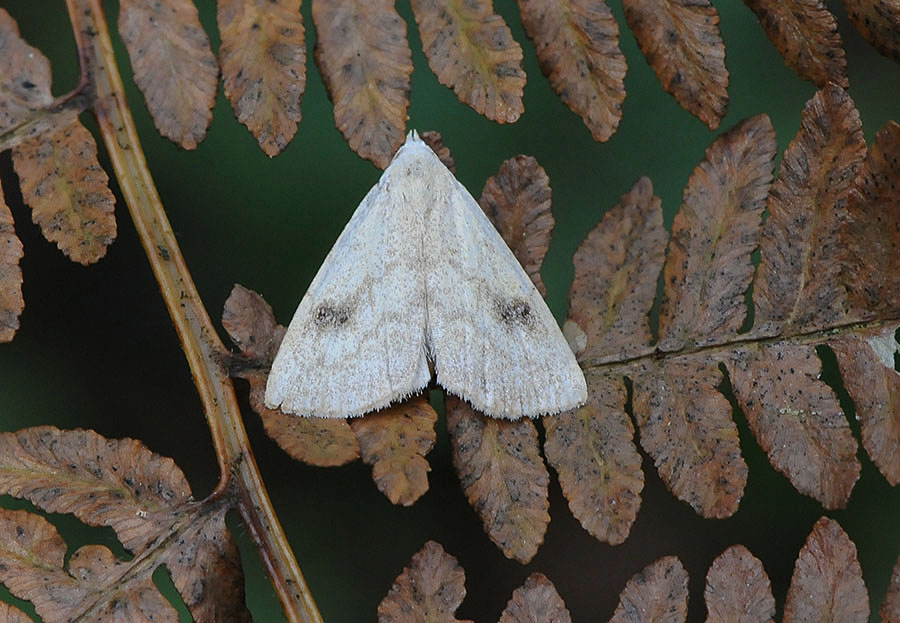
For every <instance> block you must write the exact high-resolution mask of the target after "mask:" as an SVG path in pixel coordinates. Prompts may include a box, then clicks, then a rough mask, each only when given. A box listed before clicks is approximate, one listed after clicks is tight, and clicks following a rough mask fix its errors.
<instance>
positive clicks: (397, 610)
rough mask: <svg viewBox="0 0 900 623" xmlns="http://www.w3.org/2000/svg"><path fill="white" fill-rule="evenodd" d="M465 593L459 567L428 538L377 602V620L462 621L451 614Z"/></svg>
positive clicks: (394, 622) (404, 622) (380, 622)
mask: <svg viewBox="0 0 900 623" xmlns="http://www.w3.org/2000/svg"><path fill="white" fill-rule="evenodd" d="M465 597H466V574H465V572H464V571H463V569H462V567H460V566H459V563H458V562H457V561H456V558H454V557H453V556H451V555H450V554H448V553H447V552H445V551H444V548H443V547H441V546H440V545H439V544H438V543H435V542H434V541H428V542H427V543H425V546H424V547H423V548H422V549H421V551H419V552H418V553H417V554H416V555H415V556H413V557H412V560H411V561H410V563H409V566H408V567H407V568H405V569H404V570H403V573H401V574H400V575H399V576H398V577H397V579H396V580H395V581H394V585H393V586H392V587H391V590H390V592H389V593H388V594H387V596H385V598H384V599H382V600H381V603H380V604H378V623H413V622H415V623H426V622H428V623H462V622H460V621H459V620H458V619H457V618H456V616H454V615H455V613H456V609H457V608H459V605H460V604H461V603H462V601H463V599H465Z"/></svg>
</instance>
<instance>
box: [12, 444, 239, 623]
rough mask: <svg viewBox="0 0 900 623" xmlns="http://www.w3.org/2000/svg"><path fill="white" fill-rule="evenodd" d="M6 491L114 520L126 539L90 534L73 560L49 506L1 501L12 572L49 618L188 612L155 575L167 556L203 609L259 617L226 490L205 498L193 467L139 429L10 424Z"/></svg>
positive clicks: (235, 618) (224, 616) (96, 521)
mask: <svg viewBox="0 0 900 623" xmlns="http://www.w3.org/2000/svg"><path fill="white" fill-rule="evenodd" d="M0 494H3V495H11V496H14V497H18V498H24V499H27V500H29V501H30V502H31V503H32V504H34V505H35V506H36V507H37V508H39V509H41V510H43V511H46V512H55V513H72V514H74V515H75V516H76V517H78V518H79V519H80V520H81V521H83V522H84V523H86V524H88V525H92V526H109V527H110V528H112V529H113V530H114V531H115V533H116V536H117V537H118V538H119V541H120V542H121V543H122V545H123V546H124V547H125V549H126V550H128V551H129V552H131V553H132V554H134V558H132V560H130V561H129V562H123V561H120V560H119V559H117V558H116V556H115V555H114V554H113V553H112V552H111V551H110V550H109V549H108V548H106V547H104V546H99V545H87V546H84V547H82V548H80V549H79V550H78V551H76V552H75V553H74V554H73V555H72V556H71V558H70V559H69V561H68V564H67V565H65V564H64V558H65V554H66V544H65V542H64V541H63V539H62V537H60V535H59V534H58V533H57V532H56V529H55V528H54V527H53V526H52V525H51V524H50V523H49V522H48V521H47V520H45V519H44V518H42V517H40V516H39V515H36V514H34V513H31V512H28V511H13V510H6V509H0V581H2V582H3V583H4V584H5V585H6V586H7V588H8V589H9V590H10V592H11V593H12V594H13V595H15V596H17V597H19V598H21V599H27V600H29V601H31V602H32V603H33V604H34V607H35V610H36V611H37V613H38V614H39V615H40V616H41V618H42V619H43V620H44V621H47V622H48V623H53V622H55V621H59V622H63V621H72V620H75V619H79V618H81V620H104V619H105V618H107V617H111V618H115V620H127V621H150V620H160V621H177V620H178V615H177V613H176V611H175V609H174V608H173V606H172V605H171V604H170V603H169V602H168V601H167V600H166V599H165V598H164V597H163V596H162V595H161V594H160V593H159V591H158V589H157V588H156V587H155V585H154V584H153V580H152V577H151V576H152V574H153V572H154V570H155V569H156V568H157V567H159V566H160V565H165V566H166V568H167V569H168V571H169V573H170V574H171V576H172V580H173V582H174V584H175V587H176V588H177V589H178V592H179V593H180V594H181V596H182V599H183V600H184V602H185V604H186V605H187V606H188V608H189V609H190V611H191V614H192V615H193V616H194V618H195V619H197V620H209V621H223V622H231V623H239V622H248V621H249V620H250V613H249V612H248V611H247V609H246V606H245V605H244V595H243V574H242V571H241V566H240V560H239V556H238V551H237V547H236V546H235V544H234V542H233V541H232V540H231V537H230V535H229V533H228V531H227V529H226V528H225V512H226V510H227V509H228V507H227V504H226V503H225V500H221V499H220V500H216V499H214V498H211V499H210V500H207V501H204V502H195V501H194V500H193V498H192V497H191V491H190V487H189V486H188V483H187V481H186V480H185V478H184V475H183V474H182V473H181V470H180V469H178V467H177V466H176V465H175V464H174V463H173V462H172V460H171V459H167V458H164V457H160V456H158V455H155V454H153V453H152V452H150V450H148V449H147V448H145V447H144V446H143V445H142V444H141V443H140V442H138V441H134V440H131V439H123V440H119V441H114V440H108V439H104V438H103V437H101V436H100V435H98V434H96V433H94V432H91V431H60V430H58V429H56V428H52V427H37V428H31V429H25V430H22V431H19V432H17V433H3V434H2V435H0Z"/></svg>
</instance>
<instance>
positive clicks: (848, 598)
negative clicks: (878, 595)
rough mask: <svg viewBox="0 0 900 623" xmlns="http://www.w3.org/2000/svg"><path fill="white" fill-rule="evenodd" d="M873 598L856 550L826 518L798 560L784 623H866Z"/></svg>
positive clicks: (811, 536)
mask: <svg viewBox="0 0 900 623" xmlns="http://www.w3.org/2000/svg"><path fill="white" fill-rule="evenodd" d="M868 620H869V595H868V592H867V591H866V585H865V583H863V578H862V568H861V567H860V566H859V561H858V560H857V558H856V546H855V545H854V544H853V541H851V540H850V537H849V536H847V533H846V532H844V530H843V529H842V528H841V527H840V525H838V523H837V522H836V521H834V520H833V519H828V518H827V517H822V518H821V519H819V521H818V522H816V525H815V528H813V531H812V533H810V535H809V537H808V538H807V539H806V544H805V545H804V546H803V549H801V550H800V555H799V556H797V562H796V563H795V565H794V575H793V576H792V577H791V587H790V588H789V589H788V594H787V601H786V602H785V604H784V618H783V621H784V623H795V622H796V623H806V622H807V621H822V622H823V623H865V622H866V621H868Z"/></svg>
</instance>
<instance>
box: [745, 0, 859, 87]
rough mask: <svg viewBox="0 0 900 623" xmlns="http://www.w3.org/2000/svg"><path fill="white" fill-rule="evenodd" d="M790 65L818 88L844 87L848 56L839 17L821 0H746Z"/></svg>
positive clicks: (846, 81) (845, 84)
mask: <svg viewBox="0 0 900 623" xmlns="http://www.w3.org/2000/svg"><path fill="white" fill-rule="evenodd" d="M744 3H745V4H746V5H747V6H748V7H750V8H751V9H752V10H753V12H754V13H756V17H757V18H759V23H760V24H762V27H763V29H764V30H765V31H766V36H767V37H768V38H769V39H770V40H771V41H772V43H774V44H775V47H776V48H777V49H778V52H779V53H780V54H781V55H782V56H783V57H784V62H785V63H787V64H788V67H790V68H791V69H793V70H794V71H795V72H797V75H798V76H800V77H801V78H803V79H804V80H809V81H810V82H812V83H813V84H815V85H816V86H818V87H824V86H825V85H826V84H828V83H829V82H833V83H834V84H837V85H838V86H841V87H844V88H845V89H846V88H847V87H848V86H850V81H849V80H848V79H847V59H846V58H845V56H846V55H845V53H844V45H843V43H842V42H841V35H840V34H839V33H838V27H837V20H836V19H835V18H834V15H833V14H832V13H831V11H829V10H828V7H826V6H825V3H824V2H822V0H744Z"/></svg>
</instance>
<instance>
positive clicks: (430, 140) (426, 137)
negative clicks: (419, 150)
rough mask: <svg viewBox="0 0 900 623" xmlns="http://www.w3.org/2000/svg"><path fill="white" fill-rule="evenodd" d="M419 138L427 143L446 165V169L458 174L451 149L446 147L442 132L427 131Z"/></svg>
mask: <svg viewBox="0 0 900 623" xmlns="http://www.w3.org/2000/svg"><path fill="white" fill-rule="evenodd" d="M419 138H421V139H422V140H423V141H425V144H426V145H428V146H429V147H430V148H431V151H433V152H434V153H435V155H436V156H437V157H438V158H439V159H440V161H441V162H442V163H444V166H445V167H447V168H448V169H450V171H451V172H453V173H456V163H455V162H454V161H453V156H452V155H451V154H450V148H449V147H447V146H446V145H444V137H442V136H441V134H440V132H435V131H434V130H426V131H424V132H422V133H420V134H419Z"/></svg>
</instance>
